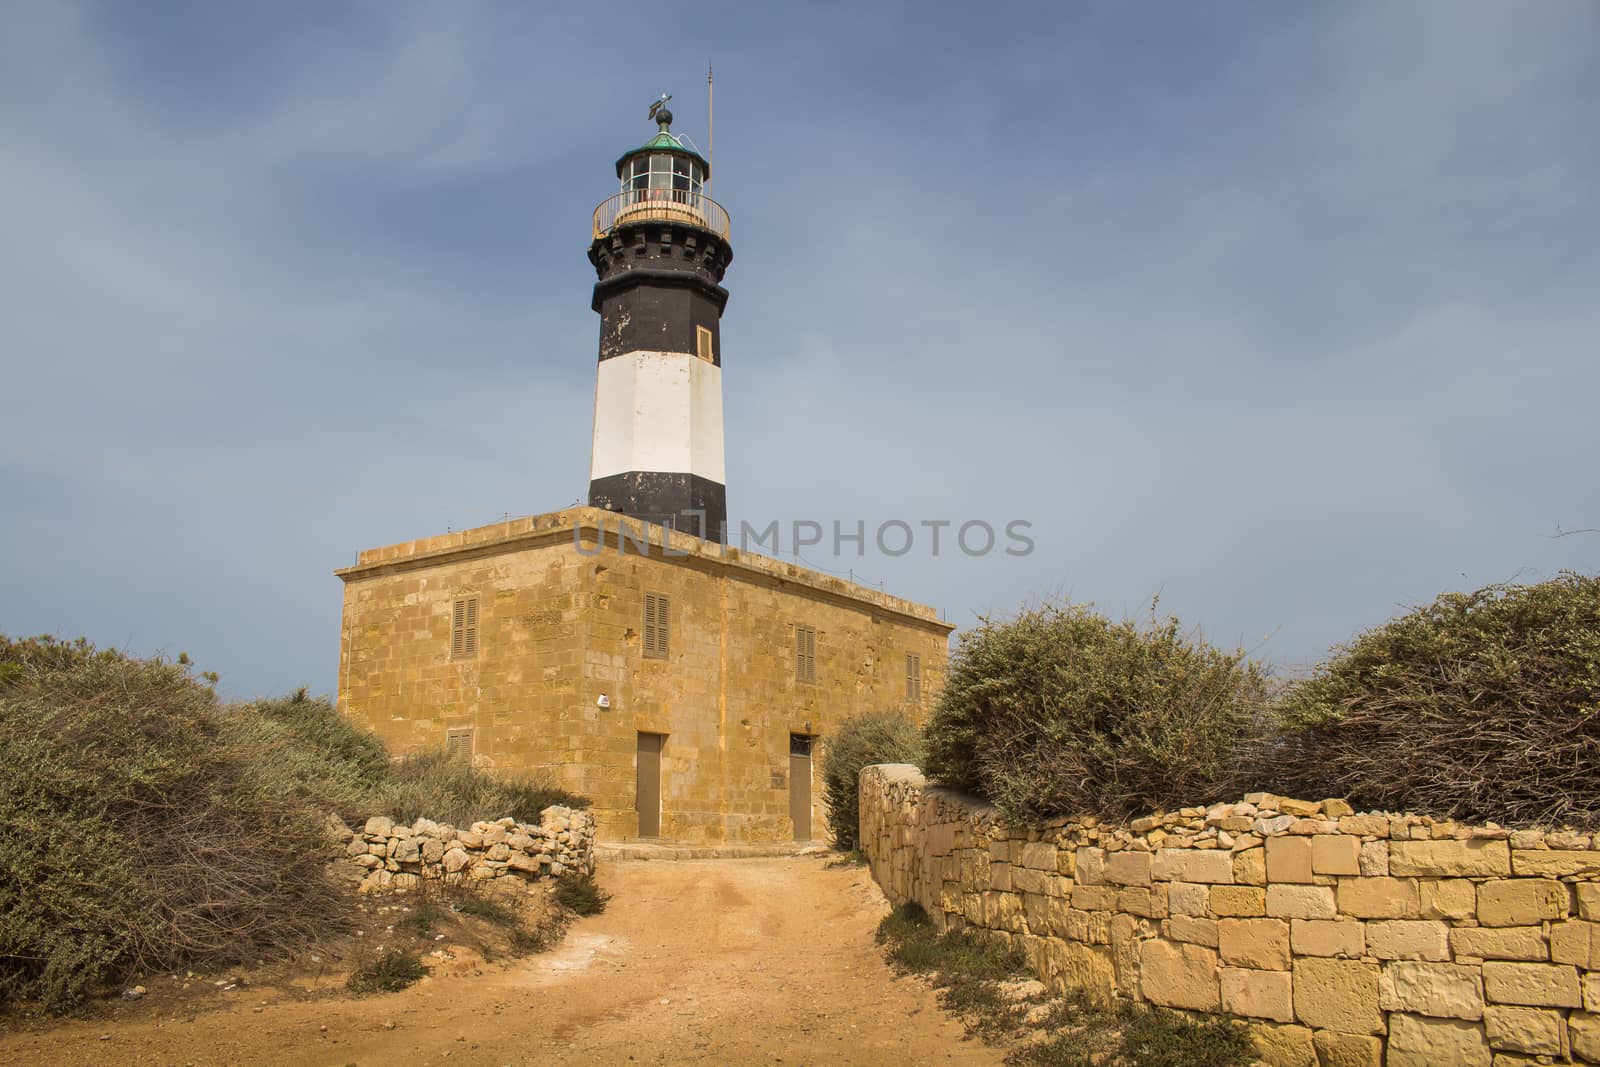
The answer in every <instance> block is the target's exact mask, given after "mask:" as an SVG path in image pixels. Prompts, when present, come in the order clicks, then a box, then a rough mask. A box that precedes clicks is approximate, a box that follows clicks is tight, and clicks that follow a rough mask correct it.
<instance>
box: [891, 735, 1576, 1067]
mask: <svg viewBox="0 0 1600 1067" xmlns="http://www.w3.org/2000/svg"><path fill="white" fill-rule="evenodd" d="M860 788H861V848H862V851H863V852H864V853H865V854H866V855H867V857H868V859H869V861H870V862H871V865H872V872H873V875H874V877H875V878H876V879H877V881H878V884H879V885H880V886H882V887H883V890H884V892H885V893H886V894H887V895H888V897H889V899H890V900H891V901H892V902H894V903H901V902H905V901H915V902H917V903H919V904H921V905H922V906H923V907H924V908H926V909H927V910H928V913H929V914H930V915H931V916H932V917H933V918H934V920H935V922H937V923H939V924H941V925H942V926H945V927H955V928H960V927H976V928H981V929H987V930H992V931H996V932H997V933H999V934H1000V935H1002V936H1004V937H1007V938H1015V939H1018V941H1019V942H1020V944H1021V945H1022V947H1023V949H1024V951H1025V952H1026V953H1027V955H1028V958H1029V961H1030V963H1031V965H1032V966H1033V967H1034V969H1035V970H1036V971H1037V973H1038V974H1039V976H1040V978H1041V979H1043V980H1044V981H1045V982H1046V983H1047V984H1049V985H1050V986H1051V987H1052V988H1054V989H1057V990H1060V991H1066V990H1069V989H1070V990H1078V991H1084V992H1087V993H1088V994H1090V995H1091V996H1095V997H1098V998H1102V999H1110V998H1112V997H1117V996H1121V997H1129V998H1132V999H1134V1000H1138V1001H1144V1002H1148V1003H1152V1004H1159V1005H1163V1006H1166V1007H1171V1008H1180V1009H1188V1010H1193V1011H1222V1012H1228V1013H1231V1014H1233V1015H1235V1016H1238V1017H1241V1018H1243V1019H1245V1020H1248V1021H1249V1024H1250V1026H1251V1030H1252V1033H1253V1036H1254V1037H1255V1039H1256V1043H1257V1046H1258V1047H1259V1049H1260V1051H1261V1055H1262V1059H1263V1060H1264V1061H1266V1062H1267V1063H1269V1064H1274V1065H1280V1064H1281V1065H1295V1067H1302V1065H1319V1067H1379V1065H1388V1067H1422V1065H1440V1064H1463V1065H1486V1067H1508V1065H1514V1064H1533V1063H1551V1062H1568V1061H1576V1062H1579V1063H1600V840H1594V839H1591V837H1590V835H1588V834H1582V833H1572V832H1567V831H1551V832H1546V831H1537V830H1529V831H1510V830H1506V829H1503V828H1501V827H1498V826H1495V825H1494V824H1492V823H1490V824H1487V825H1483V826H1465V825H1460V824H1456V823H1450V822H1444V821H1435V820H1433V819H1429V818H1426V817H1421V816H1415V815H1396V814H1388V813H1358V812H1355V811H1352V810H1351V808H1350V806H1349V805H1348V804H1346V803H1344V802H1343V801H1339V800H1325V801H1320V802H1318V801H1306V800H1297V799H1292V798H1288V797H1277V796H1272V795H1270V794H1265V793H1254V794H1250V795H1249V796H1247V797H1245V799H1244V800H1243V801H1242V802H1240V803H1236V804H1215V805H1212V806H1211V807H1208V808H1198V807H1195V808H1184V809H1181V810H1179V811H1175V812H1160V813H1156V814H1153V815H1150V816H1148V817H1145V818H1141V819H1134V820H1133V821H1131V822H1130V823H1127V824H1108V823H1102V822H1100V821H1099V820H1097V819H1094V818H1079V819H1057V820H1052V821H1051V822H1049V823H1047V824H1044V825H1041V826H1031V827H1021V826H1011V825H1007V824H1006V823H1005V822H1004V821H1002V820H1001V819H1000V818H999V817H998V815H997V813H996V812H995V810H994V809H993V808H992V807H990V806H988V805H986V804H984V803H982V802H981V801H978V800H975V799H973V798H971V797H968V796H965V795H963V794H960V793H957V792H954V791H951V790H946V789H940V788H935V787H930V786H929V785H928V784H927V783H926V782H925V780H924V779H923V777H922V775H921V774H920V773H919V772H918V771H917V769H916V768H915V767H911V766H908V765H904V764H887V765H881V766H876V767H868V768H866V769H865V770H863V771H862V774H861V786H860Z"/></svg>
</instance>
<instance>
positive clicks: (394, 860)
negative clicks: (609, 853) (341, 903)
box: [345, 806, 594, 893]
mask: <svg viewBox="0 0 1600 1067" xmlns="http://www.w3.org/2000/svg"><path fill="white" fill-rule="evenodd" d="M345 855H346V856H347V857H349V859H350V860H351V861H352V862H353V863H355V864H356V865H357V866H358V867H361V868H363V869H365V870H366V872H367V874H366V876H365V877H364V878H363V879H362V881H361V891H362V892H363V893H370V892H376V891H379V890H389V889H394V890H399V889H410V888H413V887H415V886H417V885H418V884H420V883H421V882H422V880H423V879H424V878H438V879H442V880H444V881H447V882H469V881H470V882H489V881H491V880H493V879H497V878H520V879H522V880H524V881H531V880H533V879H535V878H542V877H549V878H555V877H560V876H561V875H563V874H567V873H568V872H571V873H574V874H580V875H582V874H590V873H592V872H593V871H594V817H593V816H592V815H590V814H589V813H588V812H586V811H578V810H576V809H573V808H566V807H561V806H552V807H548V808H545V809H544V811H542V812H540V813H539V822H538V823H537V824H535V823H519V822H517V821H516V820H515V819H509V818H508V819H499V820H497V821H495V822H475V823H473V824H472V826H471V827H470V828H468V829H466V830H457V829H456V828H455V827H453V826H451V825H449V824H448V823H438V822H434V821H432V820H431V819H418V820H417V821H416V822H414V823H412V824H411V825H410V826H406V825H405V824H403V823H402V824H399V825H396V824H395V822H394V821H393V820H392V819H386V818H383V817H381V816H374V817H373V818H370V819H368V820H367V823H366V825H365V826H364V827H362V829H361V831H360V832H359V833H356V834H354V835H352V836H351V838H350V841H349V844H347V845H346V846H345Z"/></svg>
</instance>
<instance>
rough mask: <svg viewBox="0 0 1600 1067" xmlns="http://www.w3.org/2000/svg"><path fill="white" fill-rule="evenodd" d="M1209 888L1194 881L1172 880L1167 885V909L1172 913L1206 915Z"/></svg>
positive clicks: (1209, 894)
mask: <svg viewBox="0 0 1600 1067" xmlns="http://www.w3.org/2000/svg"><path fill="white" fill-rule="evenodd" d="M1210 898H1211V888H1210V887H1209V886H1204V885H1199V884H1197V883H1194V882H1173V883H1172V884H1171V885H1169V886H1167V910H1168V911H1169V912H1171V913H1172V914H1173V915H1206V914H1208V913H1209V908H1208V905H1209V903H1210Z"/></svg>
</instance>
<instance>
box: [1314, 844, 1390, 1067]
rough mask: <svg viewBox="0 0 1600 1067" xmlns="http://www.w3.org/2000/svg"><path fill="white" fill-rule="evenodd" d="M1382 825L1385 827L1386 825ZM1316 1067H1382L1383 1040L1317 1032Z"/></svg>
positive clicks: (1363, 1035)
mask: <svg viewBox="0 0 1600 1067" xmlns="http://www.w3.org/2000/svg"><path fill="white" fill-rule="evenodd" d="M1384 825H1385V826H1386V827H1387V825H1388V823H1387V822H1385V823H1384ZM1311 1043H1312V1046H1313V1047H1314V1048H1315V1049H1316V1053H1317V1064H1318V1067H1383V1038H1381V1037H1373V1036H1372V1035H1371V1034H1341V1033H1339V1031H1337V1030H1318V1031H1317V1032H1316V1033H1314V1034H1313V1035H1312V1038H1311Z"/></svg>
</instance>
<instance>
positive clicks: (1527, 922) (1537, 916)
mask: <svg viewBox="0 0 1600 1067" xmlns="http://www.w3.org/2000/svg"><path fill="white" fill-rule="evenodd" d="M1568 904H1569V896H1568V894H1567V887H1566V886H1564V885H1562V884H1561V883H1560V882H1557V881H1554V880H1552V879H1548V878H1508V879H1505V880H1503V881H1494V882H1484V883H1482V884H1480V885H1479V886H1478V921H1479V922H1480V923H1482V924H1483V925H1485V926H1532V925H1533V924H1535V923H1538V922H1541V921H1544V920H1547V919H1564V918H1566V916H1567V909H1568Z"/></svg>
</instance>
